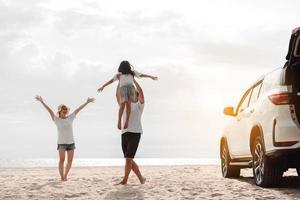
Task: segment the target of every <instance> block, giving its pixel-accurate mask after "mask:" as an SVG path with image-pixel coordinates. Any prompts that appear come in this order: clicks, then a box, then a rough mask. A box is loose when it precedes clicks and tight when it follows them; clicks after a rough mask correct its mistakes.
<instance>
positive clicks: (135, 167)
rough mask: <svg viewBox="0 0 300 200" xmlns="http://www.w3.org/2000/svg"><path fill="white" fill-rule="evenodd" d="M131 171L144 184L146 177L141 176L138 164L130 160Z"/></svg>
mask: <svg viewBox="0 0 300 200" xmlns="http://www.w3.org/2000/svg"><path fill="white" fill-rule="evenodd" d="M132 171H133V172H134V173H135V175H136V176H137V177H138V178H139V180H140V182H141V184H144V183H145V182H146V179H145V178H144V177H143V176H142V174H141V172H140V169H139V166H138V165H137V164H136V162H134V160H132Z"/></svg>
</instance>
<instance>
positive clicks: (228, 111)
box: [224, 106, 235, 116]
mask: <svg viewBox="0 0 300 200" xmlns="http://www.w3.org/2000/svg"><path fill="white" fill-rule="evenodd" d="M224 114H225V115H229V116H235V114H234V108H233V107H232V106H229V107H225V108H224Z"/></svg>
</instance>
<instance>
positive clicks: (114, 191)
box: [0, 165, 300, 200]
mask: <svg viewBox="0 0 300 200" xmlns="http://www.w3.org/2000/svg"><path fill="white" fill-rule="evenodd" d="M219 168H220V167H219V166H205V165H203V166H142V167H141V170H142V173H143V174H144V176H145V177H146V178H147V182H146V184H145V185H140V184H139V182H138V180H137V178H136V177H135V176H134V175H133V174H131V177H130V179H129V184H128V185H126V186H121V185H118V186H115V185H114V184H115V183H117V182H118V181H120V180H121V177H122V173H123V168H122V167H74V168H73V169H72V171H71V173H70V176H69V180H68V181H67V182H61V181H59V177H58V174H57V173H58V172H57V169H56V168H18V169H5V168H3V169H1V171H0V199H1V200H16V199H39V200H40V199H47V200H48V199H55V200H57V199H111V200H117V199H123V200H124V199H281V200H283V199H300V190H299V188H300V183H299V181H298V177H297V176H296V172H295V171H294V170H290V171H289V172H287V173H285V177H284V178H283V183H282V186H280V187H279V188H271V189H263V188H259V187H257V186H255V184H254V181H253V178H252V174H251V170H242V174H241V177H240V178H239V179H224V178H222V177H221V173H220V169H219Z"/></svg>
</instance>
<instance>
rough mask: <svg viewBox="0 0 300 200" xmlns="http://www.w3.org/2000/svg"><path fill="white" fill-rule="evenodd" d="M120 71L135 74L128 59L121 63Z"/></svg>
mask: <svg viewBox="0 0 300 200" xmlns="http://www.w3.org/2000/svg"><path fill="white" fill-rule="evenodd" d="M118 72H121V73H122V74H131V75H132V76H134V72H133V71H132V69H131V65H130V63H129V62H128V61H127V60H123V61H122V62H121V63H120V66H119V69H118Z"/></svg>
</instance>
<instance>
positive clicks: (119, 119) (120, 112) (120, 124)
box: [118, 102, 126, 130]
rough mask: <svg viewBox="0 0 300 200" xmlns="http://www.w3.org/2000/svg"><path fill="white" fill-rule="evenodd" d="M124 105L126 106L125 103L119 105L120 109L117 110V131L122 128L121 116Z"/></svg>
mask: <svg viewBox="0 0 300 200" xmlns="http://www.w3.org/2000/svg"><path fill="white" fill-rule="evenodd" d="M125 105H126V102H123V103H121V105H120V109H119V118H118V129H120V130H121V126H122V115H123V112H124V109H125Z"/></svg>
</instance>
